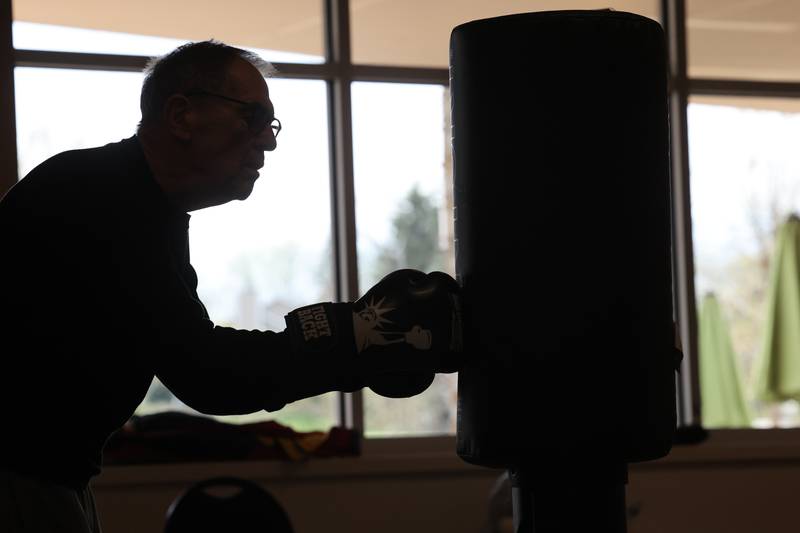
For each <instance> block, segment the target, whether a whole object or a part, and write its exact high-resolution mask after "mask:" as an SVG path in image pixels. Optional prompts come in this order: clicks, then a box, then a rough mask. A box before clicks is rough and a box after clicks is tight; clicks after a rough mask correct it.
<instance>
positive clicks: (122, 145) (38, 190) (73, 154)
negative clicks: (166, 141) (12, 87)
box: [5, 137, 140, 205]
mask: <svg viewBox="0 0 800 533" xmlns="http://www.w3.org/2000/svg"><path fill="white" fill-rule="evenodd" d="M133 143H138V141H137V140H136V138H135V137H130V138H128V139H124V140H122V141H119V142H114V143H109V144H106V145H104V146H98V147H93V148H81V149H75V150H67V151H64V152H60V153H58V154H56V155H53V156H51V157H49V158H47V159H46V160H44V161H43V162H41V163H40V164H39V165H37V166H36V167H35V168H34V169H33V170H31V171H30V172H29V173H28V174H26V175H25V177H23V178H22V179H21V180H20V181H19V182H17V183H16V184H15V185H14V186H13V187H12V188H11V190H10V191H9V193H8V195H7V196H8V198H6V199H5V200H8V201H10V200H12V199H14V198H15V197H16V199H17V200H20V201H24V202H25V203H29V204H30V203H31V201H32V199H33V198H35V199H36V202H37V203H39V204H40V205H47V204H49V203H50V201H52V202H58V203H59V204H62V205H63V204H64V203H69V202H74V201H81V200H83V201H91V197H92V196H93V195H94V194H95V193H97V194H107V193H108V192H109V191H108V189H110V188H113V187H118V186H120V180H119V179H114V178H118V177H120V176H124V175H127V174H129V173H130V172H131V171H132V169H133V168H135V167H136V165H135V164H134V163H133V162H135V161H136V150H137V149H139V148H138V146H134V145H133ZM139 150H140V149H139ZM123 181H124V180H123Z"/></svg>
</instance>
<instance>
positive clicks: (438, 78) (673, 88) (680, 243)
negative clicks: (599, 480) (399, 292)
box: [0, 0, 800, 454]
mask: <svg viewBox="0 0 800 533" xmlns="http://www.w3.org/2000/svg"><path fill="white" fill-rule="evenodd" d="M322 2H323V6H322V8H323V21H324V22H323V26H324V43H325V62H324V63H321V64H296V63H275V66H276V67H277V69H278V74H277V75H276V77H277V78H294V79H315V80H322V81H325V82H326V84H327V97H328V113H329V116H328V120H329V124H330V129H329V132H328V135H329V148H330V150H329V153H330V161H329V164H330V180H331V182H330V185H331V217H332V220H331V224H332V227H333V231H332V235H333V239H334V257H333V263H334V264H333V265H332V268H333V271H334V274H335V279H336V293H335V297H336V298H337V300H339V301H344V300H354V299H355V298H357V297H358V271H357V260H356V226H355V214H354V213H355V205H354V176H353V174H354V172H353V149H354V147H353V131H352V129H353V127H352V117H351V108H352V102H351V83H352V82H357V81H377V82H391V83H424V84H438V85H442V86H444V87H447V86H448V85H449V72H448V69H446V68H414V67H404V66H381V65H358V64H353V63H352V60H351V39H350V6H349V0H322ZM11 4H12V0H0V94H3V95H8V96H6V97H4V98H3V99H2V100H0V117H3V118H0V143H1V144H2V146H3V147H4V150H3V151H2V152H1V153H0V196H2V194H4V193H5V191H7V190H8V189H9V188H10V187H11V186H12V185H13V184H14V183H16V179H17V159H16V153H17V150H16V130H15V107H14V91H13V89H14V68H15V67H18V66H19V67H39V68H75V69H89V70H93V69H97V70H111V71H131V72H137V71H141V70H143V69H144V67H145V65H146V63H147V61H148V59H149V58H148V57H145V56H131V55H116V54H113V55H112V54H95V53H72V52H56V51H35V50H22V49H20V50H17V49H14V48H13V42H12V22H13V17H12V12H11V9H12V6H11ZM661 23H662V26H663V27H664V29H665V32H666V37H667V46H668V61H669V84H670V87H669V95H670V102H669V106H670V116H671V118H670V121H671V141H672V142H671V166H672V191H673V272H674V294H675V316H676V320H677V322H678V324H679V328H680V334H681V338H682V339H683V347H684V353H685V358H684V363H683V368H682V371H681V373H680V376H679V378H678V381H677V386H678V396H677V407H678V414H679V425H681V426H699V425H701V418H700V394H699V380H698V372H697V357H696V354H697V344H698V341H697V318H696V309H695V298H694V267H693V252H692V250H693V243H692V222H691V198H690V194H689V180H690V176H689V157H688V129H687V106H688V100H689V97H690V96H692V95H713V96H761V97H773V98H776V97H781V98H786V97H789V98H800V82H784V81H750V80H740V79H701V78H689V77H688V75H687V31H686V0H661ZM363 412H364V405H363V396H362V394H361V392H360V391H359V392H354V393H340V399H339V422H340V424H341V425H343V426H345V427H348V428H352V429H355V430H357V431H358V432H359V433H360V434H362V435H363V431H364V415H363ZM726 431H730V430H714V431H713V432H712V433H717V432H726ZM756 431H757V432H759V434H760V435H762V436H763V435H765V434H776V433H780V432H782V431H786V430H763V429H761V430H737V431H736V432H733V433H730V435H731V438H734V437H735V435H743V434H747V433H748V432H756ZM797 434H800V433H798V432H791V435H797ZM786 435H789V434H786ZM781 438H783V437H781ZM453 440H454V439H453V437H452V436H445V437H430V436H421V437H414V438H408V437H402V438H381V439H367V440H366V441H365V446H364V452H365V453H367V454H369V453H373V454H384V453H390V454H395V453H399V454H403V453H419V452H420V451H421V450H423V451H424V450H427V451H431V452H440V451H443V450H445V449H449V450H452V449H453ZM370 441H374V442H370Z"/></svg>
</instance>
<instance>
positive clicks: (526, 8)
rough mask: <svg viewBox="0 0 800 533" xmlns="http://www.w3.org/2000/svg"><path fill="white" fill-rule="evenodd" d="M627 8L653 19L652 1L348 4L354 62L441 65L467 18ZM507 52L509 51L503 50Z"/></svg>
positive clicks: (654, 7)
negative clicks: (453, 33) (452, 37)
mask: <svg viewBox="0 0 800 533" xmlns="http://www.w3.org/2000/svg"><path fill="white" fill-rule="evenodd" d="M604 8H614V9H616V10H617V11H628V12H631V13H637V14H640V15H644V16H646V17H650V18H652V19H656V20H658V19H659V18H660V15H659V2H658V0H581V1H579V2H572V3H570V4H569V6H565V5H564V2H562V1H560V0H500V1H493V2H478V1H474V0H442V1H436V2H428V1H426V0H409V1H405V2H351V3H350V20H351V28H352V30H351V34H352V53H353V62H354V63H365V64H388V65H403V66H416V67H438V68H447V66H448V63H449V61H448V54H449V46H450V44H449V43H450V32H451V31H452V30H453V28H454V27H456V26H458V25H459V24H463V23H464V22H469V21H471V20H476V19H483V18H490V17H497V16H501V15H510V14H514V13H526V12H532V11H551V10H561V9H604ZM509 52H510V53H511V52H513V51H509Z"/></svg>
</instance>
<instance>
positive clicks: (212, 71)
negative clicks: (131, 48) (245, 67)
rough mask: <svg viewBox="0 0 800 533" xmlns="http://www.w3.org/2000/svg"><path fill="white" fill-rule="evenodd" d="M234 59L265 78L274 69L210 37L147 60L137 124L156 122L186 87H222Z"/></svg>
mask: <svg viewBox="0 0 800 533" xmlns="http://www.w3.org/2000/svg"><path fill="white" fill-rule="evenodd" d="M236 59H243V60H244V61H247V62H248V63H250V64H251V65H253V67H255V68H256V69H257V70H258V71H259V72H260V73H261V75H262V76H264V77H265V78H267V77H270V76H272V75H274V74H275V72H276V69H275V67H274V66H273V65H272V63H269V62H268V61H264V60H263V59H261V58H260V57H259V56H258V55H257V54H255V53H253V52H249V51H247V50H242V49H240V48H235V47H233V46H228V45H227V44H224V43H222V42H219V41H215V40H213V39H212V40H208V41H200V42H192V43H187V44H184V45H182V46H179V47H178V48H176V49H175V50H173V51H172V52H170V53H168V54H166V55H164V56H160V57H155V58H153V59H151V60H150V61H149V62H148V64H147V67H146V68H145V70H144V73H145V78H144V82H143V83H142V95H141V98H140V100H139V104H140V107H141V110H142V121H141V122H140V123H139V127H140V128H141V127H142V126H145V125H148V124H153V123H156V122H157V121H158V120H159V119H160V117H161V112H162V111H163V109H164V104H165V103H166V102H167V99H169V97H170V96H172V95H173V94H179V93H183V92H186V91H188V90H189V89H203V90H206V91H220V90H222V89H223V88H224V86H225V83H226V81H227V72H228V68H229V67H230V65H231V63H233V62H234V61H235V60H236Z"/></svg>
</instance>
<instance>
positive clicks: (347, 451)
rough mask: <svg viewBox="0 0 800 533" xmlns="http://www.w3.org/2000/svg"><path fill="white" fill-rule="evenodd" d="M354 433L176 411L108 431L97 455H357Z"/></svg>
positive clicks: (126, 459)
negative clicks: (232, 420) (235, 421)
mask: <svg viewBox="0 0 800 533" xmlns="http://www.w3.org/2000/svg"><path fill="white" fill-rule="evenodd" d="M360 449H361V447H360V438H359V435H358V433H357V432H356V431H354V430H352V429H346V428H341V427H333V428H331V429H330V430H329V431H327V432H322V431H309V432H298V431H295V430H293V429H291V428H290V427H287V426H284V425H281V424H279V423H277V422H274V421H267V422H256V423H251V424H228V423H225V422H220V421H219V420H216V419H213V418H207V417H203V416H196V415H191V414H188V413H181V412H176V411H168V412H164V413H156V414H152V415H146V416H140V417H133V418H132V419H131V420H130V421H129V422H128V423H127V424H126V425H125V426H124V427H123V428H121V429H120V430H119V431H117V432H116V433H114V434H113V435H112V436H111V438H110V439H109V440H108V442H107V443H106V447H105V451H104V453H103V464H105V465H131V464H147V463H175V462H207V461H246V460H284V461H303V460H307V459H310V458H312V457H343V456H350V457H352V456H357V455H359V453H360Z"/></svg>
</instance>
